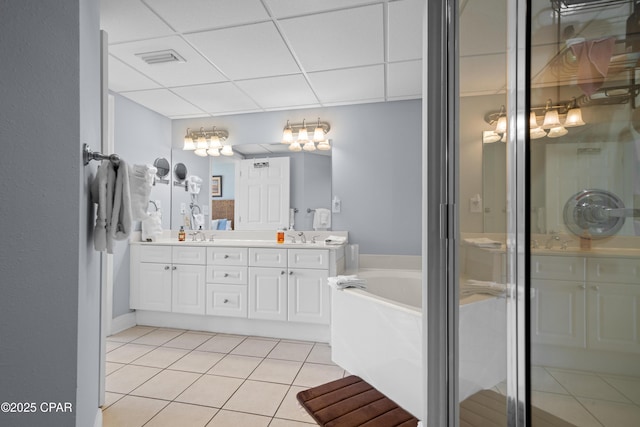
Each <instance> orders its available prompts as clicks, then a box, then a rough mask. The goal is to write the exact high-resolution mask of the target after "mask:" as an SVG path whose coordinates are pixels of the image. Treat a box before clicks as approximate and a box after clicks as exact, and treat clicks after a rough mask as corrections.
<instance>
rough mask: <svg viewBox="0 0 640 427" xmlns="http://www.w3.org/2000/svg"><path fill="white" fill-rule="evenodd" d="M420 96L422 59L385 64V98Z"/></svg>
mask: <svg viewBox="0 0 640 427" xmlns="http://www.w3.org/2000/svg"><path fill="white" fill-rule="evenodd" d="M421 96H422V61H409V62H396V63H393V64H389V65H388V66H387V98H406V97H421Z"/></svg>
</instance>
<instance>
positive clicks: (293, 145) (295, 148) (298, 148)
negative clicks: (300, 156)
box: [289, 141, 302, 151]
mask: <svg viewBox="0 0 640 427" xmlns="http://www.w3.org/2000/svg"><path fill="white" fill-rule="evenodd" d="M289 150H290V151H302V147H301V146H300V143H299V142H298V141H295V142H293V143H291V145H289Z"/></svg>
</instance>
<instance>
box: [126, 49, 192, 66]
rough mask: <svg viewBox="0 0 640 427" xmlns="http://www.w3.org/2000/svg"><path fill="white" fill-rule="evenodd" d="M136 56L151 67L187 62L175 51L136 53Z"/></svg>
mask: <svg viewBox="0 0 640 427" xmlns="http://www.w3.org/2000/svg"><path fill="white" fill-rule="evenodd" d="M136 56H139V57H140V58H141V59H142V60H143V61H144V62H146V63H147V64H149V65H153V64H165V63H167V62H186V61H185V59H184V58H183V57H182V56H180V55H179V54H178V52H176V51H175V50H173V49H167V50H158V51H155V52H144V53H136Z"/></svg>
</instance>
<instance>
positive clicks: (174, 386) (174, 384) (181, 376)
mask: <svg viewBox="0 0 640 427" xmlns="http://www.w3.org/2000/svg"><path fill="white" fill-rule="evenodd" d="M200 375H201V374H196V373H193V372H181V371H171V370H169V369H165V370H164V371H162V372H160V373H158V375H156V376H154V377H153V378H151V379H149V380H148V381H147V382H145V383H144V384H142V385H141V386H140V387H138V388H136V389H135V390H133V391H132V392H131V394H132V395H135V396H143V397H150V398H154V399H164V400H173V399H175V398H176V397H178V395H179V394H180V393H182V392H183V391H185V390H186V389H187V387H189V386H190V385H191V384H193V383H194V382H195V381H196V380H197V379H198V378H199V377H200Z"/></svg>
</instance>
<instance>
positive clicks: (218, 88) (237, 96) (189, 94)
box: [172, 82, 259, 114]
mask: <svg viewBox="0 0 640 427" xmlns="http://www.w3.org/2000/svg"><path fill="white" fill-rule="evenodd" d="M172 91H173V92H175V93H176V94H178V95H180V96H181V97H183V98H184V99H186V100H188V101H189V102H191V103H192V104H194V105H197V106H198V107H200V108H201V109H203V110H204V111H206V112H208V113H211V114H219V113H233V112H236V113H245V112H249V111H258V110H259V109H258V106H257V105H256V104H255V103H254V102H253V101H252V100H251V98H249V97H248V96H247V95H245V94H244V93H243V92H242V91H241V90H240V89H238V88H237V87H236V86H235V85H234V84H233V83H229V82H225V83H214V84H209V85H199V86H188V87H178V88H173V89H172Z"/></svg>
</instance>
